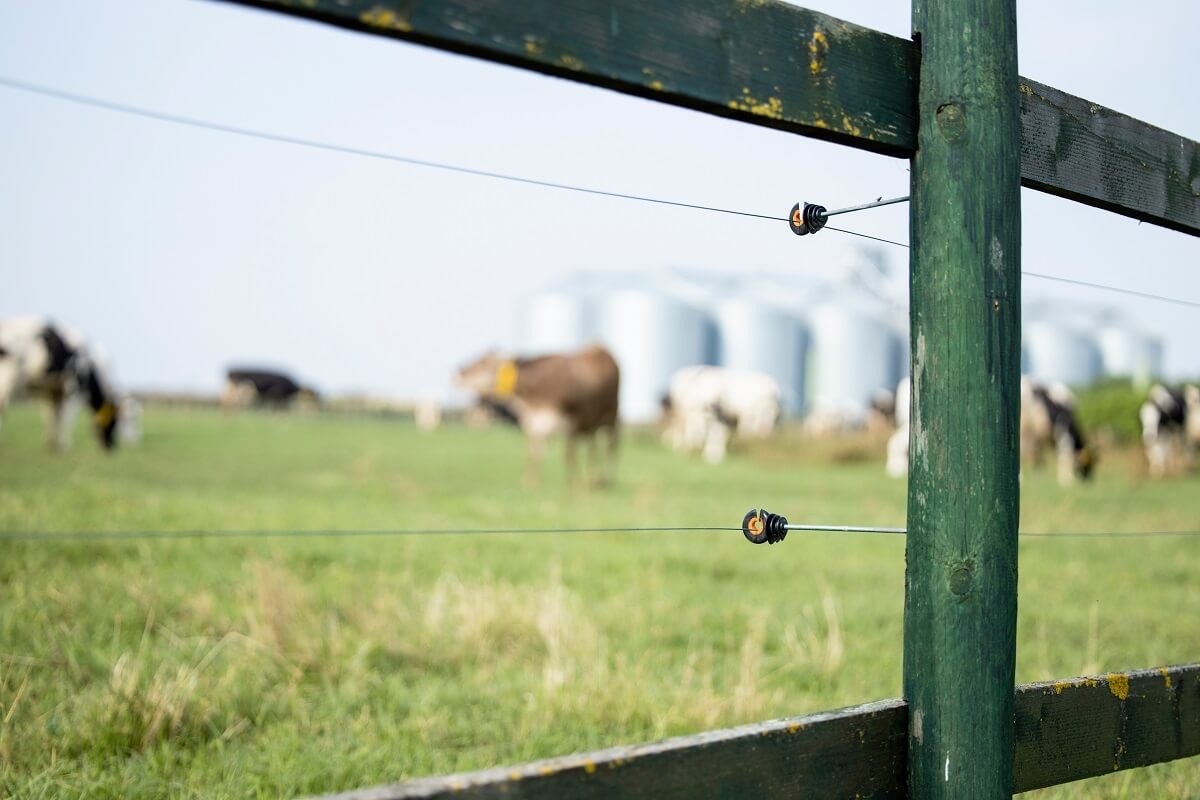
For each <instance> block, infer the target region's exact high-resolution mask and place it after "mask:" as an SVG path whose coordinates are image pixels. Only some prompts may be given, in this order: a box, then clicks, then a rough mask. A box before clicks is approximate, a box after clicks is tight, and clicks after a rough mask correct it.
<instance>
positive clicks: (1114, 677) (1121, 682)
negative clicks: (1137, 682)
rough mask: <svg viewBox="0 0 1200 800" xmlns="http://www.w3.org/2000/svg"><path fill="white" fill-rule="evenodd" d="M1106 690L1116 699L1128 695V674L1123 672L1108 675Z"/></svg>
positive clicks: (1121, 698)
mask: <svg viewBox="0 0 1200 800" xmlns="http://www.w3.org/2000/svg"><path fill="white" fill-rule="evenodd" d="M1108 690H1109V691H1110V692H1112V694H1113V697H1115V698H1117V699H1118V700H1124V699H1125V698H1126V697H1129V676H1128V675H1126V674H1125V673H1123V672H1114V673H1112V674H1111V675H1109V676H1108Z"/></svg>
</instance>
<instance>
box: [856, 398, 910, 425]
mask: <svg viewBox="0 0 1200 800" xmlns="http://www.w3.org/2000/svg"><path fill="white" fill-rule="evenodd" d="M896 403H897V396H896V394H895V393H894V392H891V391H889V390H888V389H877V390H876V391H875V393H874V394H873V395H871V404H870V405H869V406H867V420H866V425H867V430H868V431H869V432H871V433H873V434H879V433H882V432H884V431H890V430H891V429H892V428H893V427H894V425H895V420H896ZM906 413H907V412H906Z"/></svg>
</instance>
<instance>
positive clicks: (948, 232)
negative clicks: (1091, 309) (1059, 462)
mask: <svg viewBox="0 0 1200 800" xmlns="http://www.w3.org/2000/svg"><path fill="white" fill-rule="evenodd" d="M913 29H914V31H915V32H916V33H917V35H918V37H919V42H920V50H921V66H920V88H919V93H918V131H917V152H916V154H915V155H914V156H913V159H912V206H911V210H910V213H911V217H910V220H911V222H910V225H911V238H912V250H911V264H910V269H911V278H910V280H911V298H912V300H911V330H912V376H913V384H912V401H913V402H912V428H911V440H910V458H911V471H910V478H909V488H908V545H907V546H908V551H907V556H906V558H907V574H906V584H905V615H904V696H905V700H907V702H908V707H909V742H908V757H909V762H908V781H909V792H910V797H913V798H932V797H939V798H942V797H944V798H968V797H969V798H973V799H978V798H997V797H1005V798H1007V797H1009V796H1011V794H1012V786H1013V783H1012V774H1013V772H1012V768H1013V683H1014V668H1015V661H1016V616H1017V518H1018V501H1019V488H1018V483H1017V473H1018V468H1019V458H1018V446H1017V427H1018V422H1019V404H1020V388H1019V379H1020V347H1021V334H1020V317H1021V310H1020V303H1021V294H1020V268H1021V265H1020V259H1021V233H1020V231H1021V214H1020V180H1021V174H1020V164H1021V160H1020V151H1019V142H1020V130H1019V118H1018V83H1017V26H1016V10H1015V0H915V2H914V4H913Z"/></svg>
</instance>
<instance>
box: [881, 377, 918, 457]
mask: <svg viewBox="0 0 1200 800" xmlns="http://www.w3.org/2000/svg"><path fill="white" fill-rule="evenodd" d="M911 402H912V382H911V381H910V380H909V379H908V378H904V379H902V380H901V381H900V383H899V384H897V386H896V396H895V402H894V403H893V406H892V413H893V414H894V415H895V420H896V430H895V432H894V433H892V435H891V437H890V438H888V443H887V463H886V465H885V467H884V470H885V471H886V472H887V474H888V476H889V477H892V478H903V477H904V476H905V475H907V474H908V433H909V407H910V404H911Z"/></svg>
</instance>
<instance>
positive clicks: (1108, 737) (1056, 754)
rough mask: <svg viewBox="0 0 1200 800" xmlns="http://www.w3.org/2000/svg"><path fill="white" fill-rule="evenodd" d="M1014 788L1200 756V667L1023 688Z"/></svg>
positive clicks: (1018, 711)
mask: <svg viewBox="0 0 1200 800" xmlns="http://www.w3.org/2000/svg"><path fill="white" fill-rule="evenodd" d="M1016 720H1017V728H1016V761H1015V764H1014V773H1015V778H1016V790H1017V791H1019V792H1025V791H1028V790H1030V789H1040V788H1042V787H1044V786H1056V785H1058V784H1060V783H1067V782H1069V781H1077V780H1080V779H1081V778H1091V777H1094V776H1096V775H1104V774H1107V773H1109V772H1115V771H1117V770H1122V769H1131V768H1133V767H1144V766H1147V765H1149V764H1159V763H1162V762H1164V761H1173V760H1175V759H1178V758H1187V757H1189V756H1196V755H1200V664H1191V665H1188V666H1183V667H1163V668H1161V669H1151V670H1145V671H1142V672H1126V673H1113V674H1111V675H1105V676H1101V677H1098V678H1076V679H1074V680H1070V681H1058V682H1055V683H1035V684H1030V685H1028V686H1023V687H1021V690H1020V691H1019V692H1018V693H1017V704H1016Z"/></svg>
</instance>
